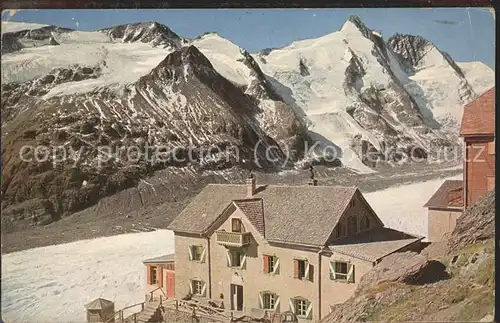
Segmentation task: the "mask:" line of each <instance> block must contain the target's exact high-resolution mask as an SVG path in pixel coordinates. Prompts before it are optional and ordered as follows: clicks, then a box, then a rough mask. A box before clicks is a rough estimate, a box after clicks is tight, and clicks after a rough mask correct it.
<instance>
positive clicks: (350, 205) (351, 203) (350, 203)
mask: <svg viewBox="0 0 500 323" xmlns="http://www.w3.org/2000/svg"><path fill="white" fill-rule="evenodd" d="M349 207H350V208H351V207H354V200H351V202H349Z"/></svg>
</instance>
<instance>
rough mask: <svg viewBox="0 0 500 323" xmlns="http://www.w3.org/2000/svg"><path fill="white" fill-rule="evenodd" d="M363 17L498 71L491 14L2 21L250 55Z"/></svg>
mask: <svg viewBox="0 0 500 323" xmlns="http://www.w3.org/2000/svg"><path fill="white" fill-rule="evenodd" d="M351 15H358V16H359V17H360V18H361V20H362V21H363V22H364V23H365V24H366V25H367V26H368V27H369V28H371V29H373V30H378V31H380V32H382V35H383V37H384V39H388V38H389V37H390V36H392V35H393V34H395V33H403V34H412V35H420V36H422V37H424V38H426V39H428V40H430V41H432V42H433V43H434V44H436V45H437V46H438V48H439V49H440V50H442V51H445V52H448V53H449V54H450V55H451V56H452V57H453V59H454V60H455V61H458V62H470V61H481V62H483V63H485V64H487V65H489V66H490V67H491V68H494V65H495V45H494V42H495V18H494V16H493V15H492V13H491V12H489V11H488V9H487V8H470V9H468V8H432V9H428V8H365V9H163V10H158V9H154V10H153V9H149V10H147V9H143V10H135V9H130V10H125V9H120V10H112V9H108V10H91V9H89V10H83V9H80V10H61V9H59V10H48V9H42V10H20V11H16V13H15V14H14V15H12V12H9V11H7V10H6V11H3V12H2V20H3V21H5V20H10V21H21V22H33V23H42V24H51V25H58V26H63V27H68V28H74V29H79V30H96V29H100V28H105V27H111V26H115V25H120V24H126V23H133V22H141V21H157V22H159V23H162V24H164V25H166V26H167V27H169V28H170V29H172V30H173V31H174V32H175V33H177V34H178V35H180V36H183V37H188V38H194V37H196V36H198V35H200V34H203V33H205V32H217V33H218V34H219V35H221V36H222V37H224V38H227V39H229V40H231V41H232V42H234V43H236V44H238V45H239V46H240V47H242V48H244V49H246V50H248V51H249V52H256V51H259V50H261V49H264V48H279V47H283V46H286V45H289V44H291V43H292V42H293V41H295V40H300V39H306V38H315V37H320V36H323V35H326V34H329V33H332V32H335V31H337V30H339V29H340V28H341V27H342V25H343V24H344V22H345V21H346V20H347V19H348V18H349V16H351Z"/></svg>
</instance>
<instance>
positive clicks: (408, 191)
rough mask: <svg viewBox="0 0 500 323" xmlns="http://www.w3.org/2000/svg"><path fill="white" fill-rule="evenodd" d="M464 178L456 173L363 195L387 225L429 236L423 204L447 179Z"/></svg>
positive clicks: (425, 210)
mask: <svg viewBox="0 0 500 323" xmlns="http://www.w3.org/2000/svg"><path fill="white" fill-rule="evenodd" d="M451 169H454V168H451ZM462 178H463V175H456V176H452V177H448V178H440V179H435V180H430V181H427V182H423V183H415V184H410V185H401V186H395V187H391V188H388V189H385V190H381V191H377V192H372V193H366V194H363V195H364V197H365V198H366V200H367V201H368V203H369V204H370V205H371V207H372V208H373V210H374V211H375V213H377V215H378V216H379V218H380V219H381V220H382V222H383V223H384V225H385V226H386V227H388V228H392V229H396V230H400V231H403V232H407V233H412V234H416V235H420V236H424V237H427V233H428V221H427V209H426V208H424V207H423V206H424V204H425V203H427V201H428V200H429V199H430V198H431V196H432V195H433V194H434V193H435V192H436V190H437V189H438V188H439V187H440V186H441V184H443V182H444V181H445V180H460V179H462ZM424 241H425V240H424Z"/></svg>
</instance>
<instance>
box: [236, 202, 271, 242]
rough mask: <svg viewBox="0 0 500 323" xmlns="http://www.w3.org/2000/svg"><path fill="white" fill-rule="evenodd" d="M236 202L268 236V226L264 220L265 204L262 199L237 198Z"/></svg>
mask: <svg viewBox="0 0 500 323" xmlns="http://www.w3.org/2000/svg"><path fill="white" fill-rule="evenodd" d="M234 204H236V206H237V207H238V208H239V209H240V210H241V211H242V212H243V213H245V215H246V217H247V218H248V220H249V221H250V223H252V225H253V226H254V227H255V229H257V231H258V232H259V233H260V234H261V235H262V236H263V237H265V236H266V226H265V220H264V205H263V203H262V199H260V198H259V199H248V200H236V201H234Z"/></svg>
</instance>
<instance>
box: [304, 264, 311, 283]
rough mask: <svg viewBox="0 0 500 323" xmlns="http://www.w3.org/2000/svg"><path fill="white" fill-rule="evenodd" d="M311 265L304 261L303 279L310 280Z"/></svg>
mask: <svg viewBox="0 0 500 323" xmlns="http://www.w3.org/2000/svg"><path fill="white" fill-rule="evenodd" d="M310 267H311V265H309V262H307V261H306V272H305V273H304V279H306V280H310V279H309V268H310Z"/></svg>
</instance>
